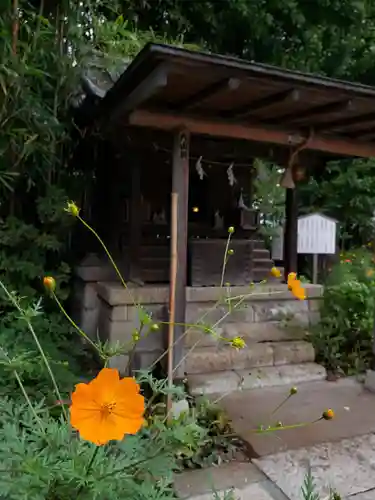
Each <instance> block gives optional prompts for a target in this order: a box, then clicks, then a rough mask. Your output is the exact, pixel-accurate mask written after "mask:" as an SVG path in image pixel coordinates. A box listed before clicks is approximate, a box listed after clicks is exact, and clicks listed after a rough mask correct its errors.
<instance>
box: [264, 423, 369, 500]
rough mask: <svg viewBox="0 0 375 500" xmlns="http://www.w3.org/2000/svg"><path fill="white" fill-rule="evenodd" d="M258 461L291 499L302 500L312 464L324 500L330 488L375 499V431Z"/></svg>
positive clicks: (357, 499) (356, 498)
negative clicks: (303, 485)
mask: <svg viewBox="0 0 375 500" xmlns="http://www.w3.org/2000/svg"><path fill="white" fill-rule="evenodd" d="M373 417H375V416H374V415H373ZM255 463H256V464H257V465H258V467H260V468H261V470H262V471H263V472H264V473H265V474H266V475H267V477H268V478H269V479H271V480H272V481H273V482H274V483H275V484H276V485H277V486H278V487H279V488H280V489H281V490H282V491H283V492H284V493H285V495H286V496H287V497H288V498H289V499H290V500H301V484H302V482H303V478H304V476H305V473H306V470H307V468H308V467H309V466H310V467H311V472H312V474H313V476H314V479H315V483H316V486H317V489H318V491H319V493H320V495H321V498H322V499H325V498H326V497H327V496H328V493H329V490H330V487H332V488H334V489H336V490H337V491H338V492H339V493H340V494H341V495H342V497H344V498H348V499H350V500H374V499H375V435H374V434H368V435H365V436H360V437H357V438H352V439H344V440H342V441H339V442H337V443H325V444H320V445H316V446H312V447H309V448H302V449H299V450H290V451H287V452H283V453H277V454H275V455H270V456H268V457H263V458H261V459H258V460H255Z"/></svg>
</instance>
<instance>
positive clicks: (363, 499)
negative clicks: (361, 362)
mask: <svg viewBox="0 0 375 500" xmlns="http://www.w3.org/2000/svg"><path fill="white" fill-rule="evenodd" d="M287 393H288V389H286V388H285V387H284V388H280V387H277V388H272V389H262V390H254V391H243V392H240V393H238V394H232V395H230V396H228V397H226V398H224V399H223V400H222V404H223V406H224V407H225V408H226V409H227V411H228V413H229V416H230V417H231V418H232V421H233V424H234V428H235V430H236V431H237V432H238V433H239V434H240V435H242V437H243V438H244V439H245V440H247V441H248V442H249V443H250V445H251V447H252V449H253V451H255V452H256V453H257V454H258V458H256V459H254V460H253V463H238V462H237V463H231V464H226V465H224V466H221V467H219V468H216V469H211V470H210V471H207V470H202V471H193V472H188V473H185V474H182V475H180V476H179V477H178V478H177V480H176V486H177V491H178V493H179V496H180V498H191V499H194V500H212V499H213V498H214V497H213V494H212V490H213V487H214V488H215V489H216V491H221V492H223V491H227V490H230V489H231V488H234V498H235V499H236V500H245V499H246V500H247V499H249V500H302V496H301V485H302V483H303V479H304V476H305V473H306V470H307V468H308V467H311V469H312V473H313V476H314V479H315V482H316V484H317V487H318V489H319V492H320V494H321V495H322V496H321V499H320V500H327V495H328V491H329V487H334V488H336V489H337V491H338V492H339V493H340V494H341V495H342V498H343V500H375V434H374V433H375V394H373V393H370V392H367V391H366V390H364V389H363V386H362V385H361V384H359V383H357V382H356V381H355V380H353V379H343V380H340V381H338V382H335V383H332V382H314V383H306V384H303V385H301V386H300V387H299V392H298V394H297V395H296V396H294V397H293V399H292V400H291V401H290V404H288V405H286V406H285V407H284V408H283V409H282V410H281V411H280V413H278V414H277V417H272V418H271V419H269V420H268V421H267V415H270V414H271V413H272V410H273V409H274V408H275V407H276V406H277V404H278V403H279V402H280V401H282V399H283V397H284V396H285V394H287ZM327 407H331V408H333V409H334V410H335V413H336V418H335V419H334V420H333V421H331V422H326V421H321V422H319V423H318V424H314V425H312V426H307V427H304V428H300V429H295V430H291V431H281V432H280V433H279V437H276V436H275V435H264V434H263V435H257V434H254V433H253V432H251V429H253V428H254V427H256V426H257V425H258V424H260V423H263V424H267V423H268V422H269V421H271V422H272V420H273V419H276V418H277V419H281V420H282V421H283V423H284V424H291V423H296V422H305V421H311V420H312V419H314V418H317V417H319V415H320V414H321V412H322V411H323V410H324V409H325V408H327ZM259 457H260V458H259ZM256 466H257V467H258V468H257V467H256ZM219 497H220V498H224V497H223V494H221V495H220V496H219Z"/></svg>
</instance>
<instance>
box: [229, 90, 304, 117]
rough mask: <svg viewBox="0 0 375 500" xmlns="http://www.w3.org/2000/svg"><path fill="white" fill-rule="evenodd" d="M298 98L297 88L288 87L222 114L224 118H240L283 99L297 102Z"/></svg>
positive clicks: (281, 101) (278, 102) (283, 100)
mask: <svg viewBox="0 0 375 500" xmlns="http://www.w3.org/2000/svg"><path fill="white" fill-rule="evenodd" d="M299 99H300V91H299V90H297V89H292V90H290V89H288V90H286V91H283V92H277V93H276V94H272V95H270V96H267V97H262V98H261V99H258V100H256V101H254V102H250V103H249V104H247V105H246V106H241V107H240V108H236V109H234V110H230V111H228V112H226V113H225V114H224V115H223V116H224V117H225V118H241V117H245V116H249V115H251V114H252V113H254V112H256V111H260V110H262V109H265V108H269V107H271V106H274V105H275V104H280V103H283V102H285V101H291V102H297V101H298V100H299Z"/></svg>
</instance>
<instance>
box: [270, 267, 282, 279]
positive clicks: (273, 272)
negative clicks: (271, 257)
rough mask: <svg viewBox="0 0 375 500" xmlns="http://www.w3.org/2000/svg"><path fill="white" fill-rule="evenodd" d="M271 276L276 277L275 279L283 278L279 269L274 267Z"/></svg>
mask: <svg viewBox="0 0 375 500" xmlns="http://www.w3.org/2000/svg"><path fill="white" fill-rule="evenodd" d="M271 274H272V276H274V277H275V278H280V276H281V271H280V269H277V267H273V268H272V269H271Z"/></svg>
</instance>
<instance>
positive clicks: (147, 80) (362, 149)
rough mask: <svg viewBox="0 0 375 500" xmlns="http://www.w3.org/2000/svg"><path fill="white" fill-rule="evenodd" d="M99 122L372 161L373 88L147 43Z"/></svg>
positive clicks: (100, 109) (109, 94)
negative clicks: (181, 131) (180, 130)
mask: <svg viewBox="0 0 375 500" xmlns="http://www.w3.org/2000/svg"><path fill="white" fill-rule="evenodd" d="M96 113H97V114H96V117H97V119H99V120H100V121H101V120H105V121H110V122H112V123H114V122H115V123H123V124H124V125H125V124H126V125H131V126H141V127H149V128H154V129H160V130H173V129H175V128H176V127H186V128H188V129H190V130H191V132H192V133H194V134H198V135H202V136H214V137H222V138H230V139H242V140H249V141H254V142H261V143H273V144H278V145H281V146H283V147H288V148H290V147H291V146H295V147H298V146H299V145H301V144H305V147H306V149H311V150H315V151H317V152H321V153H323V154H324V155H327V157H330V156H331V155H332V156H335V157H341V156H354V157H356V156H357V157H372V156H375V88H373V87H369V86H366V85H361V84H357V83H349V82H345V81H340V80H333V79H330V78H326V77H322V76H315V75H311V74H306V73H301V72H296V71H288V70H285V69H281V68H278V67H273V66H269V65H265V64H258V63H254V62H249V61H245V60H241V59H238V58H234V57H227V56H221V55H215V54H208V53H201V52H195V51H190V50H186V49H182V48H176V47H172V46H167V45H159V44H149V45H147V46H146V47H145V48H144V49H143V50H142V51H141V52H140V53H139V54H138V55H137V56H136V57H135V59H134V60H133V61H132V62H131V64H129V66H128V67H127V68H126V69H125V71H124V72H123V73H122V75H121V76H120V78H119V79H118V80H117V81H116V83H115V84H114V85H113V86H112V87H111V88H110V89H109V90H108V91H106V93H105V94H104V97H103V98H102V99H101V101H100V103H99V105H98V106H97V109H96Z"/></svg>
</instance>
